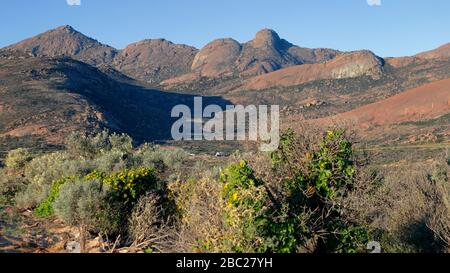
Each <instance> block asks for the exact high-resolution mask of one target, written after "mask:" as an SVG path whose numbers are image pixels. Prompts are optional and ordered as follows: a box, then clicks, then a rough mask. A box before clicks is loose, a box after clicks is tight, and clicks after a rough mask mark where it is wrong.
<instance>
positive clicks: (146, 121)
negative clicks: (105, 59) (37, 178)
mask: <svg viewBox="0 0 450 273" xmlns="http://www.w3.org/2000/svg"><path fill="white" fill-rule="evenodd" d="M0 97H1V98H2V99H1V100H0V143H1V144H0V146H3V145H7V146H8V147H10V146H11V145H12V146H14V145H16V144H17V145H18V146H23V147H37V146H39V145H38V144H39V143H40V144H43V145H44V144H45V145H47V144H53V145H59V144H61V143H62V142H63V140H64V137H65V136H66V135H67V134H69V133H71V132H74V131H82V132H90V133H92V132H95V131H98V130H102V129H103V128H108V129H110V130H113V131H118V132H125V133H128V134H129V135H131V136H133V137H134V138H135V139H136V140H137V141H150V140H161V139H169V138H170V132H171V130H170V129H171V126H172V124H173V122H174V120H173V119H172V118H171V117H170V112H171V109H172V108H173V107H174V106H175V105H178V104H186V105H191V104H192V103H193V97H192V96H189V95H179V94H175V93H165V92H161V91H157V90H151V89H145V88H142V87H140V86H139V85H137V83H136V82H133V81H132V80H131V79H129V78H126V77H125V76H123V75H122V76H121V74H120V73H118V72H117V71H115V72H114V71H111V70H108V69H105V71H101V70H100V69H98V68H95V67H93V66H90V65H88V64H86V63H84V62H80V61H76V60H73V59H71V58H68V57H55V58H51V57H36V56H31V55H25V54H19V53H11V52H0ZM205 100H206V102H208V103H215V104H219V105H223V104H224V103H225V102H223V101H222V100H220V99H219V98H211V99H209V98H205ZM14 143H16V144H14ZM20 143H21V144H20ZM0 148H1V149H0V150H2V149H4V148H2V147H0Z"/></svg>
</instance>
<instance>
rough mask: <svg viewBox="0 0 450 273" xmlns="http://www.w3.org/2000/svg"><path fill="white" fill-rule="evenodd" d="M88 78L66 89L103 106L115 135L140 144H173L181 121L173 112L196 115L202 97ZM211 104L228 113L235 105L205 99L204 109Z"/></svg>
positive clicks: (70, 83) (66, 85) (215, 98)
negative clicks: (227, 108) (187, 111)
mask: <svg viewBox="0 0 450 273" xmlns="http://www.w3.org/2000/svg"><path fill="white" fill-rule="evenodd" d="M89 77H91V76H88V78H86V74H84V75H83V76H82V77H80V78H78V77H77V75H74V74H72V75H71V80H70V81H66V82H65V83H64V84H63V86H62V87H63V88H64V89H66V90H76V91H71V92H75V93H78V94H80V95H83V96H85V97H86V98H87V99H89V100H90V101H92V102H93V103H95V104H96V105H97V106H99V107H100V108H101V110H102V112H103V113H104V114H105V115H106V118H107V119H108V120H112V121H113V122H111V125H110V126H109V127H110V128H109V129H110V130H112V131H119V132H123V133H127V134H129V135H130V136H132V137H133V139H135V140H136V141H137V142H139V143H142V142H148V141H161V142H164V141H169V140H172V137H171V129H172V125H173V123H174V122H175V121H176V120H177V119H178V118H172V117H171V112H172V108H173V107H174V106H176V105H180V104H183V105H187V106H189V107H190V109H191V111H192V114H193V109H194V108H193V105H194V98H195V97H197V96H198V95H191V94H185V93H183V94H179V93H173V92H165V91H160V90H155V89H150V88H146V87H143V86H140V85H139V84H138V83H136V82H134V81H132V80H129V79H125V80H123V79H119V80H118V79H112V78H111V77H110V76H108V75H106V74H103V76H101V77H99V75H98V74H97V75H96V76H95V77H94V76H92V79H89ZM211 104H216V105H219V106H220V107H221V108H222V109H225V106H226V105H231V104H232V103H231V102H229V101H227V100H225V99H223V98H222V97H218V96H203V107H205V106H207V105H211Z"/></svg>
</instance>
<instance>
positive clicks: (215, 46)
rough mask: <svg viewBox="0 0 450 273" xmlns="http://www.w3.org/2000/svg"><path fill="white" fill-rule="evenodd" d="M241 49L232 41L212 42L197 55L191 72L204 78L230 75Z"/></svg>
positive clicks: (239, 45) (219, 40)
mask: <svg viewBox="0 0 450 273" xmlns="http://www.w3.org/2000/svg"><path fill="white" fill-rule="evenodd" d="M241 48H242V46H241V44H239V43H238V42H237V41H235V40H233V39H218V40H215V41H212V42H211V43H209V44H207V45H206V46H205V47H204V48H202V50H200V52H198V53H197V55H196V56H195V59H194V61H193V63H192V71H194V72H198V73H199V74H200V75H201V76H204V77H219V76H223V75H228V74H232V73H233V72H234V65H235V63H236V61H237V59H238V58H239V55H240V53H241Z"/></svg>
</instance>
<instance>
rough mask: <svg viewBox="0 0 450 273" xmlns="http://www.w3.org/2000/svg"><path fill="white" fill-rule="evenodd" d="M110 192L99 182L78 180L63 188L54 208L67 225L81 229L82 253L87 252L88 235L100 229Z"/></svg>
mask: <svg viewBox="0 0 450 273" xmlns="http://www.w3.org/2000/svg"><path fill="white" fill-rule="evenodd" d="M107 194H108V191H107V190H106V189H105V188H104V187H103V185H102V184H101V183H100V182H99V181H96V180H94V181H89V182H85V181H83V180H78V181H75V182H73V183H66V184H64V185H62V186H61V189H60V191H59V195H58V197H57V198H56V200H55V202H54V204H53V208H54V210H55V214H56V215H57V216H58V217H59V218H60V219H61V220H62V221H64V222H65V223H66V224H68V225H71V226H78V227H79V228H80V241H81V242H80V243H81V251H82V252H86V234H87V232H88V230H89V229H92V228H95V227H98V224H99V222H100V221H101V215H102V213H103V212H102V211H103V209H104V207H105V205H106V204H105V200H106V197H107Z"/></svg>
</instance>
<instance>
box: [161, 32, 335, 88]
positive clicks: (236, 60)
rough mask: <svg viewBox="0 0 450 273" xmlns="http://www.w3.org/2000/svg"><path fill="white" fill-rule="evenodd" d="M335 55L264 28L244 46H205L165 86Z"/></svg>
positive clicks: (254, 72)
mask: <svg viewBox="0 0 450 273" xmlns="http://www.w3.org/2000/svg"><path fill="white" fill-rule="evenodd" d="M338 53H339V52H338V51H336V50H332V49H309V48H302V47H298V46H295V45H293V44H291V43H289V42H288V41H286V40H284V39H281V38H280V37H279V35H278V34H277V33H276V32H275V31H273V30H270V29H263V30H261V31H259V32H258V33H256V35H255V38H254V39H253V40H251V41H249V42H247V43H244V44H240V43H239V42H237V41H235V40H233V39H230V38H227V39H218V40H215V41H213V42H211V43H209V44H207V45H206V46H205V47H204V48H202V49H201V50H200V51H199V52H198V53H197V55H196V56H195V58H194V61H193V63H192V67H191V73H190V74H189V75H188V76H182V77H178V78H175V79H171V80H168V81H165V82H164V84H170V83H172V82H177V83H179V82H182V81H183V80H190V81H195V80H198V79H199V78H201V77H208V78H216V77H223V76H233V75H234V76H246V77H248V76H256V75H261V74H266V73H270V72H273V71H276V70H278V69H281V68H285V67H289V66H294V65H299V64H309V63H320V62H324V61H327V60H330V59H332V58H334V57H335V56H336V55H337V54H338Z"/></svg>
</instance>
